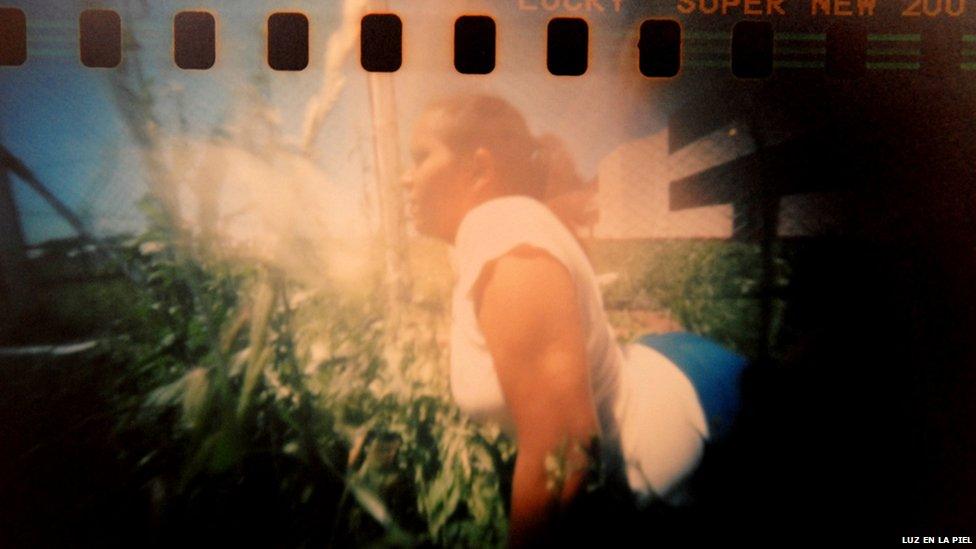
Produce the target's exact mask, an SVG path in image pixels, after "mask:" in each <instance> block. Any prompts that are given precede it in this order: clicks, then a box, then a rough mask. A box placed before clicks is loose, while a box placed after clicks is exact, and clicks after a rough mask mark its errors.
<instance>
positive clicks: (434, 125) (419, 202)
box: [403, 112, 472, 242]
mask: <svg viewBox="0 0 976 549" xmlns="http://www.w3.org/2000/svg"><path fill="white" fill-rule="evenodd" d="M443 123H444V120H443V115H440V114H438V113H436V112H435V113H427V114H425V115H423V116H422V117H421V118H420V120H419V121H418V123H417V126H416V128H415V129H414V133H413V138H412V139H411V143H410V153H411V156H412V157H413V167H412V168H411V169H410V170H408V171H407V173H406V174H404V176H403V184H404V186H405V187H406V189H407V192H408V197H409V207H410V215H411V217H412V218H413V221H414V223H415V224H416V227H417V231H419V232H420V233H422V234H425V235H428V236H433V237H435V238H440V239H442V240H446V241H448V242H452V241H453V240H454V236H455V233H456V232H457V228H458V225H459V224H460V222H461V219H462V218H463V217H464V214H465V212H466V211H467V208H468V206H469V205H470V198H471V187H472V176H471V174H472V170H471V162H470V161H469V160H468V159H466V158H462V157H459V155H457V154H455V153H454V152H453V151H452V150H451V149H450V148H449V147H448V146H447V144H445V143H444V141H443V140H442V138H441V135H442V132H441V131H440V128H441V127H442V126H441V125H442V124H443Z"/></svg>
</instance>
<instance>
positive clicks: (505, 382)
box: [475, 247, 599, 546]
mask: <svg viewBox="0 0 976 549" xmlns="http://www.w3.org/2000/svg"><path fill="white" fill-rule="evenodd" d="M475 306H476V310H477V315H478V323H479V324H480V326H481V329H482V332H483V333H484V336H485V342H486V344H487V346H488V349H489V351H490V352H491V356H492V359H493V361H494V364H495V369H496V371H497V373H498V379H499V382H500V384H501V388H502V392H503V393H504V396H505V402H506V404H507V406H508V409H509V412H510V413H511V416H512V418H513V420H514V422H515V428H516V434H517V437H518V456H517V458H516V461H515V477H514V479H513V482H512V505H511V520H510V531H509V542H510V545H512V546H522V545H529V544H533V543H534V542H540V541H544V540H545V538H546V536H547V534H548V533H549V532H550V530H549V528H550V527H551V525H552V520H553V519H554V518H555V517H556V515H557V513H558V512H559V510H560V508H561V507H563V506H565V505H566V504H568V503H569V502H570V501H571V500H572V499H573V498H574V497H575V495H576V493H577V492H578V490H579V489H580V487H581V485H582V483H583V482H584V480H585V475H586V470H587V467H586V466H587V465H588V463H587V454H586V453H585V452H584V451H582V449H584V448H588V447H589V442H590V441H591V440H592V438H593V437H594V436H596V435H597V434H598V433H599V427H598V423H597V418H596V411H595V408H594V405H593V402H592V397H591V394H590V385H589V368H588V364H587V362H586V350H585V349H586V348H585V344H584V334H583V327H582V315H581V312H580V309H579V305H578V302H577V296H576V291H575V287H574V285H573V281H572V279H571V277H570V274H569V272H568V271H567V270H566V268H565V267H564V266H563V265H562V264H561V263H559V262H558V261H557V260H556V259H555V258H553V257H552V256H550V255H549V254H547V253H544V252H542V251H540V250H537V249H534V248H528V247H521V248H518V249H516V250H514V251H513V252H510V253H509V254H506V255H505V256H503V257H501V258H499V259H498V260H496V261H495V262H493V263H492V264H491V265H490V266H489V267H487V268H486V269H485V271H484V272H483V273H482V276H481V279H480V280H479V282H478V284H477V285H476V286H475ZM561 452H563V453H564V455H565V459H566V462H567V463H566V471H567V472H568V474H567V475H566V477H565V478H564V479H561V480H562V482H561V486H560V487H559V488H560V490H559V493H551V492H550V491H549V490H548V489H547V487H546V480H547V477H546V457H547V456H549V455H558V454H559V453H561Z"/></svg>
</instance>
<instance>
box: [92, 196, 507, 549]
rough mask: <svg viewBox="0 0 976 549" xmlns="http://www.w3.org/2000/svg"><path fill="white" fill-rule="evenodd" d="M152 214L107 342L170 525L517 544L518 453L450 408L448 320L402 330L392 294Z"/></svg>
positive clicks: (170, 531)
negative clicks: (297, 275) (300, 272)
mask: <svg viewBox="0 0 976 549" xmlns="http://www.w3.org/2000/svg"><path fill="white" fill-rule="evenodd" d="M147 211H148V213H149V214H150V215H149V217H150V219H151V220H154V221H155V222H154V223H152V225H151V226H152V228H151V229H149V230H148V231H147V232H146V233H145V234H143V235H141V236H140V237H138V238H136V239H133V240H132V241H130V242H128V243H126V245H125V250H124V252H125V253H124V255H125V257H126V258H127V259H128V260H129V261H130V262H132V264H133V267H135V270H137V271H138V272H140V273H142V276H143V277H144V284H143V286H142V289H141V291H140V294H139V295H138V296H137V297H136V298H135V299H134V300H133V301H132V302H129V303H125V304H124V307H126V308H131V309H132V310H133V311H135V313H134V314H129V315H127V316H129V317H130V318H131V319H130V320H129V321H127V322H126V323H125V324H124V325H123V324H120V325H118V326H117V329H116V331H115V332H116V333H115V335H114V336H113V337H112V338H111V342H110V344H109V345H108V352H109V353H110V355H111V358H112V360H113V361H114V362H116V363H120V364H126V365H127V372H128V374H127V375H125V376H122V377H120V378H119V379H118V380H117V382H116V387H115V388H114V390H113V394H114V396H113V398H114V400H115V403H116V405H117V407H118V409H119V410H120V414H119V416H118V417H119V424H118V428H117V432H118V436H119V437H120V438H121V439H122V440H123V441H124V444H123V445H122V447H123V448H125V451H124V455H123V456H122V458H123V462H124V463H126V464H127V465H128V466H130V467H132V468H133V475H134V476H135V477H136V478H137V479H138V480H139V481H140V482H141V483H142V485H144V486H146V487H147V488H146V491H147V494H148V497H149V498H150V499H151V507H152V510H151V513H152V515H153V520H154V522H155V523H156V524H157V525H158V526H159V527H160V533H161V534H165V535H166V536H171V537H176V538H178V537H179V536H180V535H181V533H182V534H186V533H188V532H190V531H208V530H209V531H211V532H213V531H214V529H215V528H219V527H220V526H226V525H235V527H236V528H238V531H237V535H238V536H240V537H241V539H246V540H248V541H252V542H253V541H255V540H263V541H265V542H270V543H273V544H275V545H286V546H306V545H321V544H323V543H328V544H330V545H356V546H360V545H370V544H382V545H391V544H392V545H448V546H456V545H463V546H473V545H477V546H485V545H487V546H495V545H500V544H502V543H503V541H504V539H505V535H506V520H505V513H506V511H505V502H506V500H507V498H506V497H505V495H504V493H503V492H504V490H505V488H504V486H503V483H504V482H507V480H506V479H507V478H508V476H510V475H509V474H508V473H507V472H506V471H510V469H511V466H512V462H513V457H514V448H513V446H512V444H511V443H510V442H509V441H508V440H506V439H505V438H503V437H502V435H501V433H500V432H499V430H498V429H497V427H492V426H479V425H475V424H473V423H471V422H469V421H468V420H466V419H464V418H463V417H461V415H460V413H459V412H458V410H457V408H456V407H455V406H454V405H453V403H452V402H451V400H450V395H449V392H448V387H447V383H446V380H447V372H446V369H445V368H446V363H445V359H446V353H445V352H444V346H443V341H441V338H438V337H437V334H438V333H441V334H443V333H444V332H445V330H446V318H444V316H443V315H432V314H430V313H428V312H425V311H424V310H423V309H422V308H414V309H410V310H408V311H406V312H404V313H403V314H402V318H400V319H399V321H398V322H399V326H397V327H396V329H393V327H391V326H388V323H389V322H390V320H389V319H388V318H386V316H385V314H384V313H385V310H386V308H385V307H384V304H383V303H382V299H381V298H380V297H377V296H382V295H384V293H383V292H381V291H375V292H371V293H370V292H366V293H364V294H363V295H361V296H360V295H357V296H353V297H350V295H349V294H348V293H344V292H339V291H336V290H334V289H330V288H328V287H324V288H315V289H310V288H307V287H301V286H299V285H298V284H297V283H295V282H294V281H291V280H289V279H288V278H287V277H286V276H285V275H284V274H283V273H280V272H276V271H275V270H274V269H273V268H271V267H267V266H263V265H259V264H253V265H247V266H242V265H240V264H239V262H233V261H227V260H221V259H220V254H219V252H217V251H215V250H206V249H203V248H202V247H200V244H197V243H192V242H191V243H187V242H185V239H186V237H185V236H183V235H178V234H175V233H173V232H172V231H171V230H170V229H169V228H168V226H167V224H166V223H165V219H162V216H159V215H157V214H156V213H154V210H153V209H152V204H149V205H148V210H147ZM154 216H155V217H154ZM394 333H396V334H398V335H399V337H395V338H393V337H391V334H394ZM240 528H243V529H244V530H243V531H241V530H240ZM244 532H247V533H246V534H245V533H244Z"/></svg>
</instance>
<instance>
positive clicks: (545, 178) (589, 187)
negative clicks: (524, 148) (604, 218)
mask: <svg viewBox="0 0 976 549" xmlns="http://www.w3.org/2000/svg"><path fill="white" fill-rule="evenodd" d="M533 162H534V163H535V168H536V169H535V170H534V171H535V172H536V173H537V174H539V181H540V182H541V196H540V199H541V200H542V201H543V202H545V204H546V205H547V206H549V209H550V210H552V212H553V213H554V214H556V216H557V217H559V219H560V220H561V221H562V222H563V224H565V225H566V226H567V227H568V228H569V229H570V230H572V231H573V232H579V231H581V230H582V229H584V228H587V227H592V226H593V225H595V224H596V222H597V220H598V218H599V211H598V209H597V205H596V193H597V180H596V178H593V179H591V180H589V181H585V180H584V179H583V178H582V177H580V175H579V173H578V172H577V171H576V165H575V164H574V162H573V158H572V156H570V154H569V151H568V150H567V149H566V146H565V144H564V143H563V142H562V140H561V139H559V138H558V137H556V136H555V135H552V134H545V135H542V136H540V137H539V138H538V139H537V140H536V152H535V154H534V155H533Z"/></svg>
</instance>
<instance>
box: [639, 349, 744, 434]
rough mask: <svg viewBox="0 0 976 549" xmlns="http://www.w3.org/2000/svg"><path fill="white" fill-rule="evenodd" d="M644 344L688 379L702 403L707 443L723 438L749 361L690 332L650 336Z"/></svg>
mask: <svg viewBox="0 0 976 549" xmlns="http://www.w3.org/2000/svg"><path fill="white" fill-rule="evenodd" d="M639 342H640V343H641V344H643V345H647V346H648V347H650V348H652V349H654V350H656V351H657V352H659V353H661V354H662V355H664V356H665V357H667V358H668V360H670V361H671V362H673V363H674V364H675V365H676V366H677V367H678V368H679V369H680V370H681V371H682V372H684V374H685V375H686V376H687V377H688V379H689V380H691V384H692V386H694V388H695V392H696V393H698V399H699V400H700V401H701V405H702V409H703V410H704V412H705V418H706V421H707V422H708V428H709V431H710V433H711V437H710V440H711V441H716V440H720V439H722V438H723V437H725V436H726V435H727V434H728V432H729V430H730V429H731V427H732V423H733V422H734V421H735V417H736V415H737V414H738V413H739V410H740V407H741V394H740V390H741V387H740V381H741V377H742V371H743V370H744V369H745V367H746V365H747V364H748V361H747V360H746V358H745V357H743V356H741V355H738V354H736V353H734V352H732V351H730V350H728V349H726V348H725V347H723V346H721V345H719V344H718V343H715V342H714V341H711V340H709V339H706V338H704V337H702V336H699V335H696V334H692V333H689V332H673V333H668V334H651V335H646V336H643V337H641V338H640V340H639Z"/></svg>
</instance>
